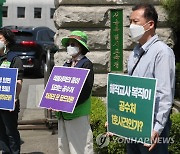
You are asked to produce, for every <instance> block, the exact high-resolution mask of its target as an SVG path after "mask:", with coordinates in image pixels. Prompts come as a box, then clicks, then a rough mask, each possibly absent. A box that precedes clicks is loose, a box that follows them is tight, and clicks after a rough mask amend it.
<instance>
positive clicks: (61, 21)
mask: <svg viewBox="0 0 180 154" xmlns="http://www.w3.org/2000/svg"><path fill="white" fill-rule="evenodd" d="M117 1H118V3H116V2H113V1H112V0H107V1H106V0H98V1H96V0H91V1H89V0H76V1H74V0H68V1H66V0H55V1H54V3H55V7H56V11H55V14H54V22H55V26H56V29H57V31H56V36H55V43H56V44H57V45H58V46H59V48H60V51H59V52H58V53H56V54H55V57H54V58H55V65H62V64H63V63H64V61H65V59H66V51H65V49H64V48H63V47H62V46H61V44H60V41H61V39H62V38H63V37H64V36H67V35H69V33H70V31H71V30H76V29H79V30H83V31H85V32H86V33H87V34H88V36H89V38H88V39H89V40H88V45H89V47H90V51H91V52H90V53H88V54H87V57H89V58H90V59H91V61H92V62H93V63H94V70H95V82H94V87H93V94H94V95H97V96H105V95H106V82H107V73H108V72H110V68H109V66H110V9H123V29H124V31H123V59H124V60H123V65H124V68H123V70H124V71H123V72H122V73H124V72H126V70H127V68H126V64H127V58H128V56H129V54H130V52H131V51H132V49H133V46H134V44H133V43H132V41H131V39H130V35H129V30H128V25H129V15H130V13H131V8H132V6H133V5H134V4H136V3H139V2H148V0H117ZM149 2H151V3H154V4H155V7H156V9H157V11H158V14H159V24H158V29H157V33H158V34H159V36H160V38H161V39H162V40H164V41H165V42H166V43H167V44H168V45H170V46H171V47H172V46H173V38H172V31H171V29H170V28H169V27H168V26H167V21H166V18H167V16H166V14H165V12H164V10H163V8H162V6H161V5H159V0H149Z"/></svg>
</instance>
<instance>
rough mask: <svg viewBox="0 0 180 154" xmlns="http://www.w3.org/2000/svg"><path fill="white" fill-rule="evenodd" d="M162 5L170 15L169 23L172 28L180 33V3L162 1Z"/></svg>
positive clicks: (170, 0) (177, 0) (174, 0)
mask: <svg viewBox="0 0 180 154" xmlns="http://www.w3.org/2000/svg"><path fill="white" fill-rule="evenodd" d="M161 3H162V6H163V7H164V9H165V10H166V12H167V14H168V21H169V24H170V26H172V27H173V29H174V30H175V31H180V14H179V9H180V1H179V0H161Z"/></svg>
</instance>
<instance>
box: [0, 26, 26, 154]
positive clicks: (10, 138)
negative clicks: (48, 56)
mask: <svg viewBox="0 0 180 154" xmlns="http://www.w3.org/2000/svg"><path fill="white" fill-rule="evenodd" d="M14 43H15V40H14V34H13V32H11V31H10V30H9V29H6V28H1V29H0V67H5V68H18V78H17V87H16V96H15V98H16V99H15V109H14V111H8V110H3V109H0V151H2V153H3V154H19V153H20V134H19V131H18V129H17V126H18V112H19V110H20V108H19V94H20V92H21V87H22V79H23V64H22V61H21V59H20V58H19V57H18V56H16V55H15V54H14V53H12V52H10V51H9V49H10V47H11V46H12V45H13V44H14ZM8 51H9V52H8Z"/></svg>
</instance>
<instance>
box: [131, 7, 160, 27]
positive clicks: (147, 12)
mask: <svg viewBox="0 0 180 154" xmlns="http://www.w3.org/2000/svg"><path fill="white" fill-rule="evenodd" d="M139 9H144V18H146V19H147V20H153V21H154V28H155V29H156V27H157V22H158V14H157V11H156V9H155V8H154V6H153V5H152V4H142V3H141V4H137V5H136V6H134V7H133V8H132V10H133V11H136V10H139Z"/></svg>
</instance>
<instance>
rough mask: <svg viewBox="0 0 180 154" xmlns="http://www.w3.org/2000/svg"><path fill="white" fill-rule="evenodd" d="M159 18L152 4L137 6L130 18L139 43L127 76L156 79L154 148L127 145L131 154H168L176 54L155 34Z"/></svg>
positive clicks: (129, 61)
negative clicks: (166, 140)
mask: <svg viewBox="0 0 180 154" xmlns="http://www.w3.org/2000/svg"><path fill="white" fill-rule="evenodd" d="M157 21H158V14H157V12H156V10H155V8H154V6H152V5H150V4H138V5H136V6H135V7H133V9H132V13H131V15H130V23H131V25H130V34H131V38H132V40H133V41H135V42H137V45H136V46H135V48H134V50H133V52H132V53H131V55H130V57H129V60H128V74H129V75H132V76H138V77H148V78H156V79H157V87H156V99H155V109H154V123H153V124H154V125H153V132H152V137H151V140H152V144H151V145H150V146H149V145H143V144H141V143H129V144H127V153H128V154H149V153H150V154H168V143H167V142H163V139H164V140H165V139H167V137H168V134H169V131H170V125H171V122H170V118H169V117H170V112H171V107H172V103H173V99H174V89H175V87H174V83H175V57H174V53H173V50H172V49H171V48H170V47H168V46H167V45H166V44H165V43H164V42H162V41H161V40H160V39H159V37H158V35H157V34H156V33H155V30H156V27H157Z"/></svg>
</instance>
